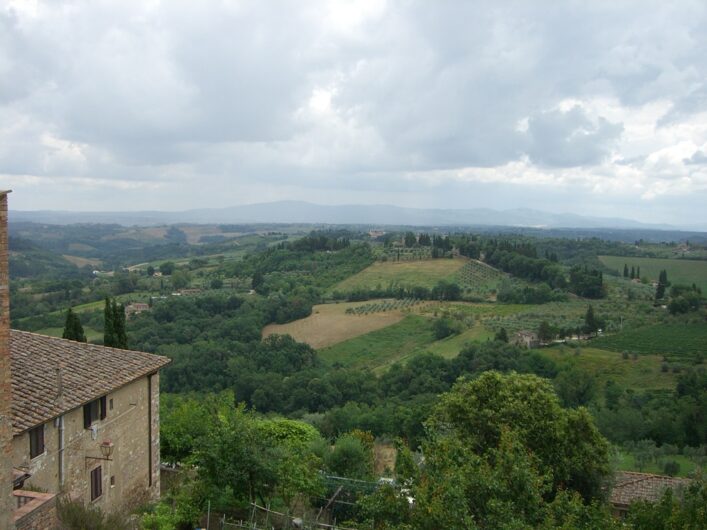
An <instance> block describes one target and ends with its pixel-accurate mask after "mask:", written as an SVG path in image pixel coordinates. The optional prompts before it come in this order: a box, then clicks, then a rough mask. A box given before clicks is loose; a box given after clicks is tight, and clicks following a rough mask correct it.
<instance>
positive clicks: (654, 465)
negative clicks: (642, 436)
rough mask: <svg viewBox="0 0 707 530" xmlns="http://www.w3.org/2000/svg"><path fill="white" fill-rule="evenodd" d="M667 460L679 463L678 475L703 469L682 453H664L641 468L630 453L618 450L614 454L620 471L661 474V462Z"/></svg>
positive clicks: (681, 475) (662, 472) (682, 475)
mask: <svg viewBox="0 0 707 530" xmlns="http://www.w3.org/2000/svg"><path fill="white" fill-rule="evenodd" d="M669 460H674V461H675V462H677V463H678V464H680V471H679V472H678V474H677V476H678V477H687V476H690V475H691V474H692V473H694V472H695V471H697V470H698V469H700V468H701V469H702V470H703V471H704V466H702V467H701V466H700V465H699V464H698V463H697V462H694V461H693V460H691V459H690V458H688V457H686V456H684V455H664V456H661V457H660V458H658V459H657V461H655V460H653V461H650V462H648V463H646V465H645V466H644V467H643V469H639V466H638V465H637V464H636V457H635V456H634V455H633V454H632V453H629V452H624V451H619V452H618V454H617V456H616V465H617V467H618V469H619V470H620V471H640V472H641V473H654V474H656V475H662V474H664V470H663V464H664V463H665V462H667V461H669Z"/></svg>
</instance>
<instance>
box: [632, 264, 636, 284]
mask: <svg viewBox="0 0 707 530" xmlns="http://www.w3.org/2000/svg"><path fill="white" fill-rule="evenodd" d="M635 277H636V269H635V268H634V267H633V265H631V279H632V280H633V279H634V278H635Z"/></svg>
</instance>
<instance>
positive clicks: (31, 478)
mask: <svg viewBox="0 0 707 530" xmlns="http://www.w3.org/2000/svg"><path fill="white" fill-rule="evenodd" d="M7 258H8V247H7V192H0V530H13V529H14V530H30V529H31V530H44V529H54V528H56V527H57V526H58V522H57V514H56V500H57V497H62V498H67V499H72V500H77V501H80V502H83V503H85V504H87V505H89V504H90V505H91V506H96V507H99V508H101V509H102V510H103V511H106V512H110V511H114V510H120V509H126V508H130V507H134V506H135V505H137V504H140V503H144V502H146V501H150V500H155V499H157V498H158V497H159V491H160V475H159V464H160V452H159V370H160V369H161V368H162V367H164V366H165V365H166V364H168V363H169V362H170V361H169V359H167V358H166V357H162V356H159V355H152V354H149V353H143V352H137V351H129V350H121V349H117V348H107V347H103V346H97V345H93V344H86V343H81V342H75V341H69V340H64V339H59V338H55V337H47V336H44V335H38V334H35V333H29V332H24V331H15V330H10V315H9V309H10V307H9V288H8V287H9V274H8V259H7ZM40 492H41V493H40Z"/></svg>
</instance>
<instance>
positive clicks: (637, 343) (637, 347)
mask: <svg viewBox="0 0 707 530" xmlns="http://www.w3.org/2000/svg"><path fill="white" fill-rule="evenodd" d="M592 345H593V346H596V347H601V348H605V349H607V350H614V351H624V350H626V351H631V352H634V351H635V352H638V353H645V354H651V353H652V354H662V355H665V356H666V357H667V358H668V359H670V360H684V359H685V358H686V357H687V358H694V357H695V356H696V355H698V354H705V353H706V352H707V325H705V324H704V323H698V324H657V325H653V326H645V327H642V328H635V329H629V330H625V331H621V332H619V333H615V334H613V335H605V336H603V337H599V338H597V339H594V340H593V341H592Z"/></svg>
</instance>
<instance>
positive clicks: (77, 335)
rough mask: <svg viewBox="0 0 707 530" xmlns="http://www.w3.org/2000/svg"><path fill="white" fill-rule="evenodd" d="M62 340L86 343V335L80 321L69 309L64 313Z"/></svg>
mask: <svg viewBox="0 0 707 530" xmlns="http://www.w3.org/2000/svg"><path fill="white" fill-rule="evenodd" d="M62 338H64V339H68V340H75V341H77V342H86V334H85V333H84V331H83V326H82V325H81V320H80V319H79V316H78V315H77V314H76V313H74V312H73V310H72V309H71V308H69V310H68V311H67V312H66V322H65V324H64V333H63V334H62Z"/></svg>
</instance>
